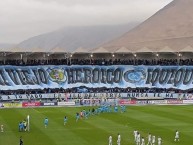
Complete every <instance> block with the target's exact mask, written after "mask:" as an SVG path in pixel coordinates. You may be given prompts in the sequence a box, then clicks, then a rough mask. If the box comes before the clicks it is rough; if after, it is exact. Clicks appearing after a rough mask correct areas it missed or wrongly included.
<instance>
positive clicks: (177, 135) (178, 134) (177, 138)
mask: <svg viewBox="0 0 193 145" xmlns="http://www.w3.org/2000/svg"><path fill="white" fill-rule="evenodd" d="M174 141H175V142H176V141H180V133H179V131H178V130H176V133H175V138H174Z"/></svg>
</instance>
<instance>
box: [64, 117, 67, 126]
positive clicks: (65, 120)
mask: <svg viewBox="0 0 193 145" xmlns="http://www.w3.org/2000/svg"><path fill="white" fill-rule="evenodd" d="M67 121H68V118H67V117H66V116H64V125H66V123H67Z"/></svg>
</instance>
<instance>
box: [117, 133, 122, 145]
mask: <svg viewBox="0 0 193 145" xmlns="http://www.w3.org/2000/svg"><path fill="white" fill-rule="evenodd" d="M120 144H121V135H120V134H119V133H118V136H117V145H120Z"/></svg>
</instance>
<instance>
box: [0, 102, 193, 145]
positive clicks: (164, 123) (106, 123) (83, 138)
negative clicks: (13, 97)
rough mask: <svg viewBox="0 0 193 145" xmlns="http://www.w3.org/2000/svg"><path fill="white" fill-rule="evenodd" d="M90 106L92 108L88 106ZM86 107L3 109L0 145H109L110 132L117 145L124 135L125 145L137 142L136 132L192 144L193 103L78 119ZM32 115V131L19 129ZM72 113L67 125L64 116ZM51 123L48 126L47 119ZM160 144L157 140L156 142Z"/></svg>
mask: <svg viewBox="0 0 193 145" xmlns="http://www.w3.org/2000/svg"><path fill="white" fill-rule="evenodd" d="M84 108H85V109H88V107H84ZM82 109H83V108H81V107H77V108H26V109H1V110H0V124H3V125H4V133H0V145H18V144H19V137H20V136H22V137H23V140H24V145H108V137H109V135H112V136H113V144H114V145H115V144H116V140H117V134H118V133H120V134H121V145H128V144H129V145H135V143H134V137H133V131H134V130H138V131H139V132H140V133H141V136H143V137H145V139H146V143H147V138H146V137H147V135H148V133H149V132H151V134H154V135H155V136H156V137H158V136H161V137H162V139H163V145H175V144H178V145H190V144H192V142H193V106H127V110H126V112H125V113H120V112H119V113H102V114H99V115H95V116H91V117H89V118H88V119H87V120H79V121H78V122H76V121H75V113H76V112H79V111H80V110H82ZM28 114H29V115H30V121H31V124H30V127H31V130H30V132H18V123H19V122H20V121H22V120H23V119H24V118H26V116H27V115H28ZM65 115H66V116H68V122H67V124H66V125H65V126H64V124H63V118H64V116H65ZM45 117H48V119H49V125H48V127H47V128H45V127H44V118H45ZM176 129H177V130H179V131H180V142H174V135H175V130H176ZM156 144H157V143H156Z"/></svg>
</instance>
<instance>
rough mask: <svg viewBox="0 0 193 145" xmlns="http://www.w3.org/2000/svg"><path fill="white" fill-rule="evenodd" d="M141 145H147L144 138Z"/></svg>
mask: <svg viewBox="0 0 193 145" xmlns="http://www.w3.org/2000/svg"><path fill="white" fill-rule="evenodd" d="M141 145H145V139H144V137H142V138H141Z"/></svg>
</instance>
